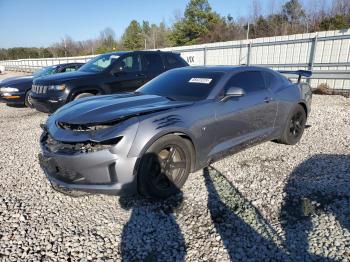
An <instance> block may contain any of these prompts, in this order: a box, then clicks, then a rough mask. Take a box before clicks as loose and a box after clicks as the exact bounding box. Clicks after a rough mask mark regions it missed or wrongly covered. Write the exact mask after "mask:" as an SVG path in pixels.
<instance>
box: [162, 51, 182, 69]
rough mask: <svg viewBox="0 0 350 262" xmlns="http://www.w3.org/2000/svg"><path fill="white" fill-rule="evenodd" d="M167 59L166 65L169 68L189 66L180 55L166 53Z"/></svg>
mask: <svg viewBox="0 0 350 262" xmlns="http://www.w3.org/2000/svg"><path fill="white" fill-rule="evenodd" d="M164 58H165V60H166V65H167V68H168V69H172V68H177V67H183V66H187V64H186V63H185V62H184V61H183V60H182V58H181V57H180V55H175V54H166V55H164Z"/></svg>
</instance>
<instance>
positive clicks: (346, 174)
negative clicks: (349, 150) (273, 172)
mask: <svg viewBox="0 0 350 262" xmlns="http://www.w3.org/2000/svg"><path fill="white" fill-rule="evenodd" d="M349 185H350V156H349V155H327V154H320V155H315V156H312V157H311V158H309V159H307V160H306V161H304V162H303V163H302V164H300V165H299V166H298V167H297V168H295V169H294V170H293V172H292V173H291V174H290V176H289V178H288V181H287V183H286V186H285V188H284V192H285V195H286V196H285V198H284V202H283V206H282V209H281V213H280V222H281V224H282V226H283V229H284V232H285V236H286V242H285V243H286V245H285V246H286V247H287V248H288V252H289V253H290V254H291V256H293V257H295V258H296V259H297V260H313V261H315V260H322V261H333V260H332V259H329V258H326V257H325V256H321V255H314V254H311V253H310V251H309V249H310V244H309V234H310V233H311V231H312V230H315V226H316V225H314V223H313V220H312V218H313V216H315V215H321V214H322V213H323V214H324V213H326V214H332V215H333V216H334V217H335V219H336V220H337V221H338V222H339V223H340V225H341V226H342V227H343V228H346V229H347V230H350V209H349V206H350V186H349ZM318 230H322V231H324V229H323V228H321V229H318ZM323 240H324V239H323ZM323 240H322V241H323ZM322 252H324V250H322ZM325 255H326V254H325Z"/></svg>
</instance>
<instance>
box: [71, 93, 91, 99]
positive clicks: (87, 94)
mask: <svg viewBox="0 0 350 262" xmlns="http://www.w3.org/2000/svg"><path fill="white" fill-rule="evenodd" d="M89 96H94V94H92V93H81V94H78V95H76V96H75V97H74V99H73V100H78V99H80V98H84V97H89Z"/></svg>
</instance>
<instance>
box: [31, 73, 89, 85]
mask: <svg viewBox="0 0 350 262" xmlns="http://www.w3.org/2000/svg"><path fill="white" fill-rule="evenodd" d="M95 75H96V73H92V72H84V71H74V72H67V73H58V74H52V75H47V76H43V77H39V78H36V79H35V80H34V84H36V85H57V84H63V83H64V82H66V81H70V80H74V79H80V78H87V77H93V76H95Z"/></svg>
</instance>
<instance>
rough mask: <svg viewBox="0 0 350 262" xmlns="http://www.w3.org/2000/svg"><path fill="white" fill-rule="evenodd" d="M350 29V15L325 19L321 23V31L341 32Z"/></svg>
mask: <svg viewBox="0 0 350 262" xmlns="http://www.w3.org/2000/svg"><path fill="white" fill-rule="evenodd" d="M349 27H350V15H348V16H346V15H335V16H329V17H325V18H324V19H323V20H322V21H321V23H320V29H321V30H339V29H345V28H349Z"/></svg>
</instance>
